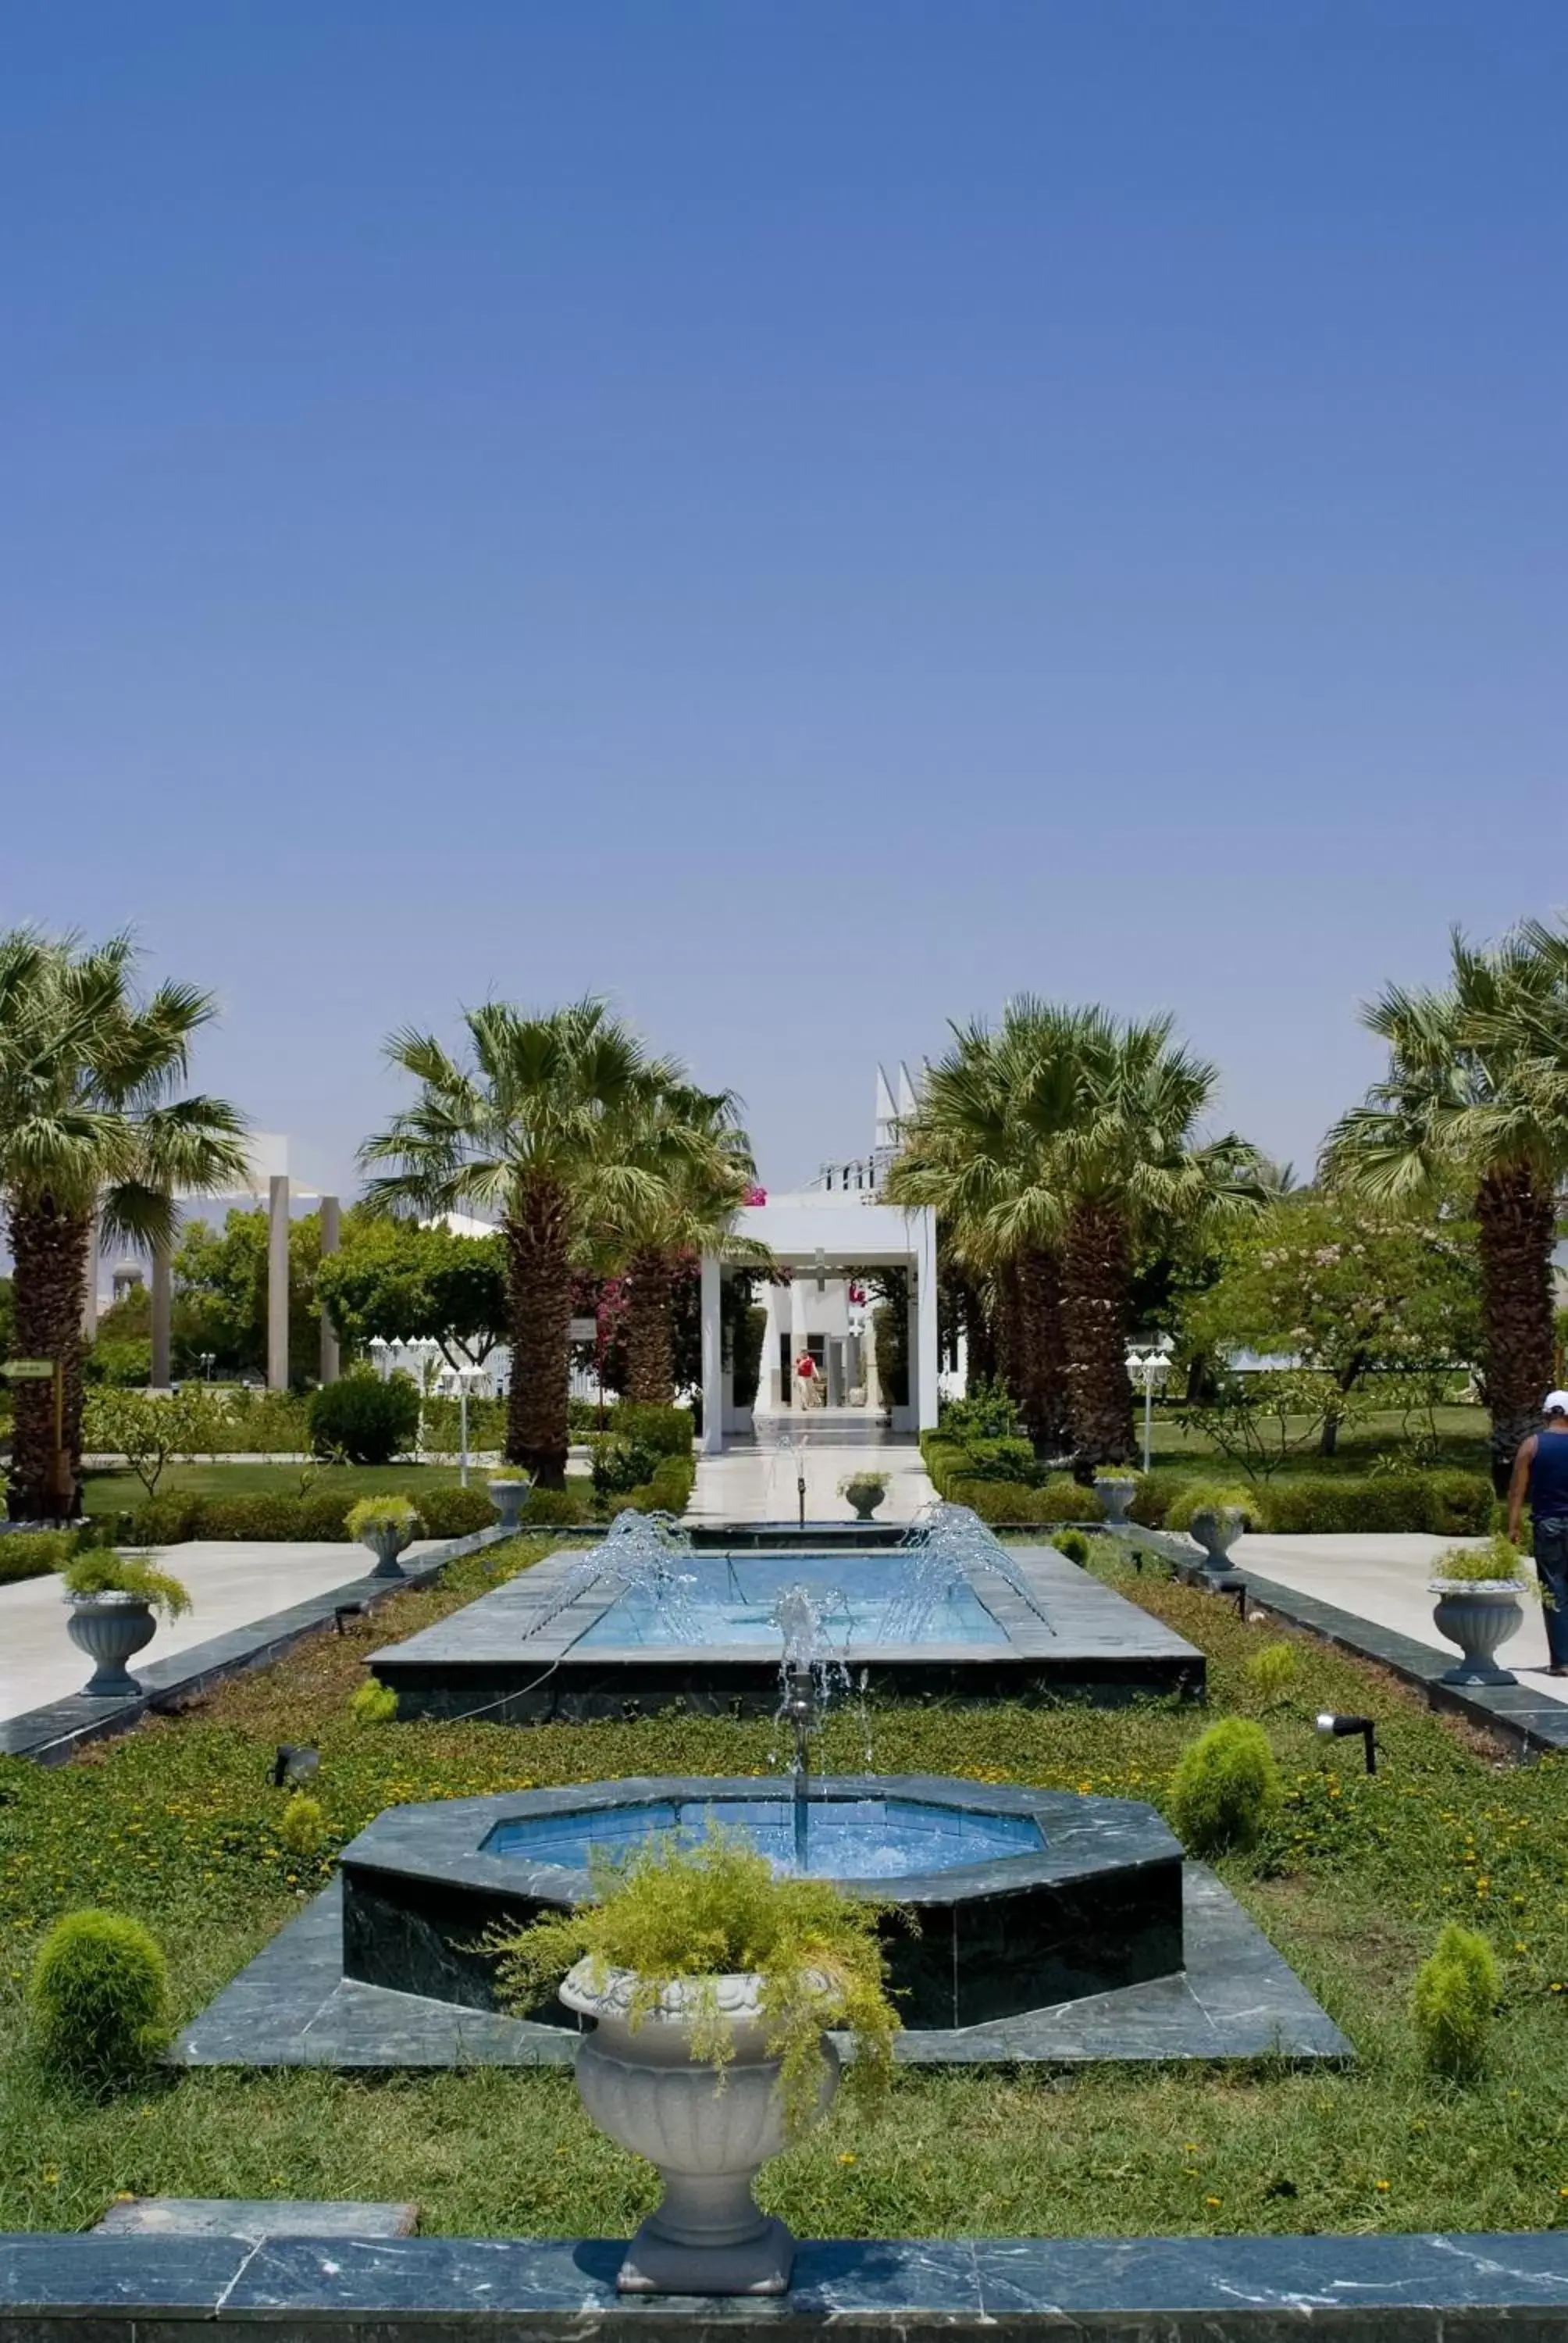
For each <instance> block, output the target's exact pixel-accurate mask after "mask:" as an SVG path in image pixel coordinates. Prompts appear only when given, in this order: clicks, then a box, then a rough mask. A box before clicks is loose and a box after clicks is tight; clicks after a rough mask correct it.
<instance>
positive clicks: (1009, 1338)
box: [990, 1261, 1028, 1414]
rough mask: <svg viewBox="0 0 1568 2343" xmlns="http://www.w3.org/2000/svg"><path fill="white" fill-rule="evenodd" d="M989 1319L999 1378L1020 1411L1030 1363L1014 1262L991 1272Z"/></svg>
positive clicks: (992, 1351)
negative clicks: (1028, 1363)
mask: <svg viewBox="0 0 1568 2343" xmlns="http://www.w3.org/2000/svg"><path fill="white" fill-rule="evenodd" d="M990 1322H991V1356H992V1360H993V1362H994V1364H995V1369H996V1379H997V1381H998V1383H1000V1385H1001V1387H1002V1389H1003V1390H1004V1391H1005V1392H1006V1393H1008V1394H1009V1396H1010V1398H1011V1399H1012V1401H1013V1402H1014V1403H1015V1405H1016V1406H1017V1408H1018V1410H1019V1413H1020V1414H1021V1413H1022V1412H1023V1404H1024V1392H1025V1386H1026V1383H1027V1382H1028V1367H1027V1358H1026V1353H1025V1349H1024V1338H1023V1312H1022V1304H1021V1297H1020V1292H1019V1278H1018V1268H1017V1264H1016V1263H1015V1262H1010V1261H1004V1262H1001V1263H1000V1265H999V1266H998V1268H997V1269H996V1270H995V1272H993V1274H992V1278H991V1318H990Z"/></svg>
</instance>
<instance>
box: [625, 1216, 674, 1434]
mask: <svg viewBox="0 0 1568 2343" xmlns="http://www.w3.org/2000/svg"><path fill="white" fill-rule="evenodd" d="M670 1268H671V1264H670V1259H669V1255H668V1253H667V1252H660V1251H659V1250H658V1248H657V1247H655V1246H650V1247H649V1248H648V1251H647V1252H639V1253H636V1254H634V1255H633V1257H632V1260H631V1263H630V1292H629V1294H628V1300H627V1312H626V1395H627V1397H628V1399H631V1400H641V1401H647V1402H649V1403H652V1404H653V1405H654V1406H656V1407H669V1406H671V1405H673V1403H674V1400H675V1305H674V1300H673V1293H672V1287H671V1277H670Z"/></svg>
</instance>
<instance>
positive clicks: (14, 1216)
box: [7, 1196, 93, 1521]
mask: <svg viewBox="0 0 1568 2343" xmlns="http://www.w3.org/2000/svg"><path fill="white" fill-rule="evenodd" d="M92 1231H93V1216H92V1214H91V1213H90V1212H60V1211H57V1210H56V1209H55V1203H54V1202H53V1200H52V1198H50V1197H48V1196H45V1197H43V1198H42V1199H40V1200H39V1202H36V1203H35V1204H31V1205H27V1206H25V1207H24V1206H21V1205H17V1206H15V1207H13V1209H12V1212H11V1216H10V1235H11V1261H12V1280H13V1282H12V1300H13V1306H14V1308H15V1314H16V1331H15V1337H14V1340H15V1348H16V1355H17V1357H18V1358H23V1359H55V1360H58V1361H59V1362H60V1363H61V1364H62V1366H63V1369H64V1372H65V1447H66V1449H67V1450H68V1452H69V1453H70V1458H71V1468H72V1479H73V1488H72V1494H71V1499H70V1512H71V1514H72V1516H73V1517H74V1516H75V1515H76V1514H77V1513H80V1512H81V1510H82V1487H81V1483H82V1470H81V1468H82V1302H83V1299H84V1296H85V1292H86V1280H87V1253H88V1250H89V1246H90V1243H91V1239H92ZM12 1396H13V1403H14V1405H15V1432H14V1433H13V1436H12V1443H11V1478H10V1484H9V1488H8V1491H7V1500H8V1507H9V1511H10V1514H11V1518H12V1520H13V1521H41V1520H44V1519H45V1518H46V1517H47V1516H48V1515H49V1514H50V1513H51V1512H52V1511H53V1509H54V1500H53V1499H52V1498H51V1495H50V1489H49V1465H50V1461H51V1459H52V1458H53V1456H54V1453H55V1386H54V1383H53V1382H52V1381H50V1382H47V1383H45V1382H41V1381H40V1382H37V1383H15V1384H14V1385H13V1386H12Z"/></svg>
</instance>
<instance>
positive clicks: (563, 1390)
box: [360, 999, 684, 1488]
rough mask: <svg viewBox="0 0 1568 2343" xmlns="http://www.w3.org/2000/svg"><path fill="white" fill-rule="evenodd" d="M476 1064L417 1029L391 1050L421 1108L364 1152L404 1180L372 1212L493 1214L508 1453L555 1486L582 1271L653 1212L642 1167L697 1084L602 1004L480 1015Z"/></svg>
mask: <svg viewBox="0 0 1568 2343" xmlns="http://www.w3.org/2000/svg"><path fill="white" fill-rule="evenodd" d="M463 1022H464V1025H465V1027H466V1029H467V1039H468V1044H469V1053H470V1054H469V1058H468V1061H467V1062H464V1063H459V1062H458V1061H457V1059H455V1058H454V1057H452V1056H451V1055H450V1054H449V1053H448V1051H447V1050H445V1049H444V1048H443V1047H442V1045H441V1043H440V1042H439V1041H437V1040H436V1039H435V1038H434V1037H433V1036H432V1035H429V1034H425V1033H418V1032H415V1031H410V1030H407V1029H406V1030H404V1031H401V1032H398V1033H395V1034H393V1036H392V1037H391V1039H390V1040H389V1041H388V1042H387V1055H388V1057H389V1058H390V1059H391V1061H392V1062H393V1064H394V1065H396V1066H399V1067H401V1068H402V1069H403V1071H405V1072H406V1073H409V1074H412V1075H413V1077H414V1079H415V1081H417V1083H418V1085H419V1095H418V1097H417V1100H416V1101H415V1103H414V1104H413V1106H411V1107H410V1108H409V1109H408V1110H407V1112H406V1113H403V1114H399V1115H397V1116H396V1117H395V1118H394V1119H393V1121H392V1122H391V1123H390V1124H389V1125H388V1126H387V1130H386V1131H382V1132H380V1133H379V1134H377V1136H375V1137H373V1138H371V1139H367V1141H366V1142H365V1144H364V1146H363V1147H362V1148H361V1150H360V1160H361V1161H362V1162H364V1163H366V1164H382V1163H390V1164H392V1165H395V1166H396V1167H397V1168H396V1169H395V1170H393V1171H391V1172H383V1173H381V1174H379V1175H378V1176H377V1177H376V1178H375V1179H373V1180H371V1181H370V1182H368V1184H367V1191H366V1201H367V1203H368V1204H369V1205H370V1206H371V1208H372V1209H380V1210H383V1211H390V1212H410V1211H412V1212H425V1213H431V1214H434V1213H439V1212H452V1211H457V1210H461V1209H465V1208H472V1207H474V1206H477V1207H478V1208H479V1210H480V1211H481V1212H494V1213H495V1215H496V1216H497V1218H498V1221H499V1222H500V1226H501V1231H502V1233H503V1235H504V1237H505V1239H506V1246H507V1294H508V1310H509V1313H510V1321H511V1323H510V1330H509V1332H510V1342H511V1353H512V1372H511V1382H510V1386H509V1389H508V1397H507V1441H506V1453H507V1456H508V1460H509V1461H510V1462H511V1463H515V1464H523V1465H527V1466H528V1467H529V1468H530V1469H531V1470H532V1471H533V1472H535V1473H537V1474H538V1477H539V1480H540V1482H541V1483H542V1484H543V1485H544V1486H546V1487H553V1488H559V1487H560V1485H561V1484H562V1483H563V1481H564V1480H565V1477H566V1463H567V1397H568V1385H569V1378H570V1328H571V1294H572V1270H573V1267H574V1263H575V1262H577V1261H578V1259H579V1258H581V1257H582V1256H583V1255H584V1254H585V1252H586V1251H587V1249H588V1244H589V1242H590V1239H591V1236H592V1233H593V1232H594V1231H595V1230H596V1229H602V1228H603V1227H605V1226H607V1225H608V1226H616V1225H619V1224H621V1223H624V1222H627V1221H628V1220H629V1219H630V1218H631V1217H632V1216H633V1215H634V1214H637V1213H639V1212H652V1211H653V1210H654V1209H655V1207H656V1206H657V1205H658V1202H660V1201H661V1199H662V1196H663V1193H664V1184H665V1183H664V1180H663V1177H662V1175H661V1173H660V1172H658V1170H653V1169H650V1168H649V1167H648V1164H647V1163H646V1162H645V1161H642V1160H640V1159H639V1156H638V1132H639V1129H640V1128H641V1125H642V1122H643V1120H644V1118H645V1117H646V1116H647V1115H648V1113H649V1112H650V1111H652V1108H653V1104H654V1101H656V1099H657V1098H658V1093H659V1092H660V1091H662V1090H668V1089H672V1088H674V1087H675V1086H677V1085H678V1084H679V1083H680V1082H681V1081H683V1080H684V1075H683V1073H682V1071H681V1069H680V1068H679V1066H678V1065H677V1064H675V1062H674V1061H671V1060H667V1059H659V1058H654V1057H650V1056H649V1055H648V1051H646V1050H645V1049H644V1047H643V1045H642V1043H641V1042H640V1041H638V1038H637V1036H636V1035H635V1034H634V1033H633V1032H632V1031H630V1029H629V1028H628V1026H627V1025H625V1024H624V1023H623V1022H622V1021H620V1020H619V1019H618V1018H616V1017H612V1016H611V1015H610V1013H609V1011H608V1009H607V1008H606V1006H605V1004H604V1002H603V1001H596V1000H593V999H585V1000H582V1001H573V1002H570V1003H569V1004H568V1006H566V1007H565V1008H561V1009H555V1010H551V1011H547V1012H546V1013H545V1014H543V1015H539V1016H529V1015H527V1014H525V1013H524V1011H521V1010H520V1009H518V1008H515V1007H513V1006H512V1005H511V1004H510V1003H508V1002H506V1001H489V1002H487V1004H486V1005H485V1007H483V1008H482V1009H471V1010H468V1011H465V1013H464V1019H463Z"/></svg>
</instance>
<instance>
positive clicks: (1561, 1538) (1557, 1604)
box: [1508, 1391, 1568, 1676]
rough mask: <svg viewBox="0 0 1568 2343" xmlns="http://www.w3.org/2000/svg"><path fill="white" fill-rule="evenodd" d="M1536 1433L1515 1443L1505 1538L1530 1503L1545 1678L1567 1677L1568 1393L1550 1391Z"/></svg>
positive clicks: (1516, 1539) (1516, 1528) (1516, 1527)
mask: <svg viewBox="0 0 1568 2343" xmlns="http://www.w3.org/2000/svg"><path fill="white" fill-rule="evenodd" d="M1541 1413H1542V1416H1543V1419H1544V1421H1543V1423H1542V1427H1541V1430H1540V1431H1539V1432H1533V1433H1531V1435H1530V1437H1529V1439H1528V1440H1522V1441H1521V1442H1520V1443H1519V1453H1518V1455H1517V1456H1516V1457H1515V1458H1514V1460H1513V1479H1512V1481H1510V1483H1509V1484H1508V1534H1509V1536H1510V1537H1511V1538H1512V1539H1513V1542H1514V1544H1515V1545H1517V1544H1518V1543H1519V1525H1520V1523H1521V1520H1522V1519H1523V1513H1524V1500H1525V1497H1526V1495H1528V1496H1529V1499H1530V1520H1531V1523H1532V1526H1533V1532H1534V1537H1533V1544H1532V1549H1531V1550H1532V1552H1533V1554H1534V1556H1535V1574H1536V1576H1537V1577H1538V1578H1539V1579H1540V1581H1541V1586H1542V1592H1543V1594H1544V1596H1545V1599H1546V1648H1547V1651H1548V1652H1549V1653H1550V1654H1551V1661H1552V1664H1551V1665H1550V1667H1549V1668H1548V1669H1547V1671H1546V1673H1547V1674H1548V1675H1552V1676H1568V1391H1549V1392H1548V1393H1547V1394H1546V1396H1545V1398H1544V1399H1543V1401H1542V1403H1541Z"/></svg>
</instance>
